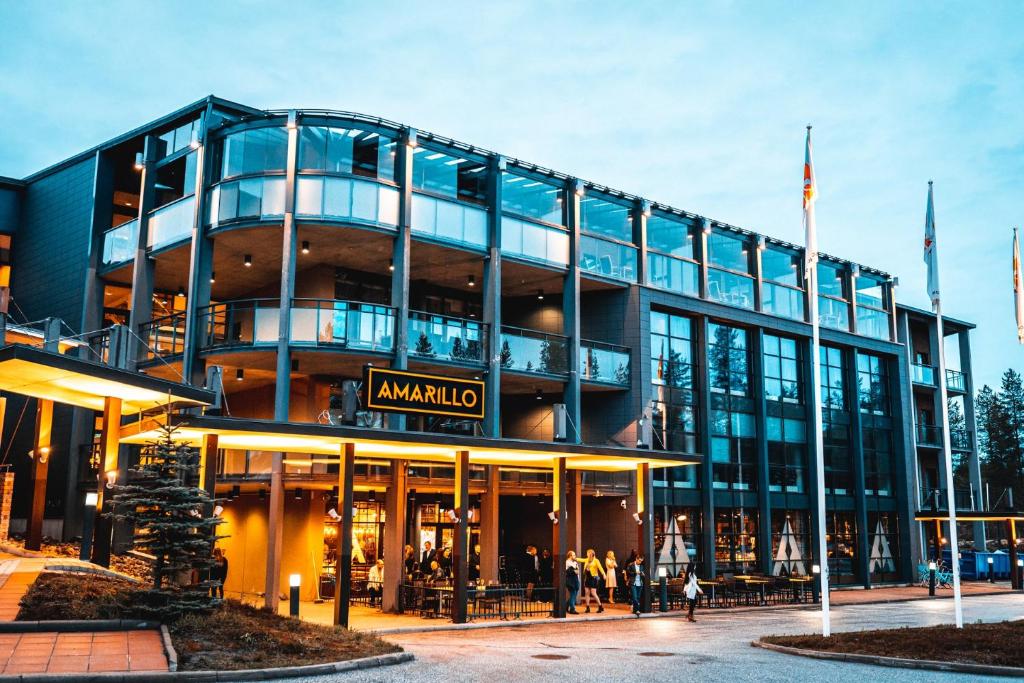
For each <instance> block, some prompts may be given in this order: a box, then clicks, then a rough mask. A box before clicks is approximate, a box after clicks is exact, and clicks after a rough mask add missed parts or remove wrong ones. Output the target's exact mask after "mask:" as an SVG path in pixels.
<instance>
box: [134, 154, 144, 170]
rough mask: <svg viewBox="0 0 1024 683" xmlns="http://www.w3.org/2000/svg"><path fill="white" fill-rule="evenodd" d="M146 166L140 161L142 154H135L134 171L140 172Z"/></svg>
mask: <svg viewBox="0 0 1024 683" xmlns="http://www.w3.org/2000/svg"><path fill="white" fill-rule="evenodd" d="M145 165H146V164H145V163H144V162H143V161H142V152H136V153H135V170H136V171H141V170H142V167H143V166H145Z"/></svg>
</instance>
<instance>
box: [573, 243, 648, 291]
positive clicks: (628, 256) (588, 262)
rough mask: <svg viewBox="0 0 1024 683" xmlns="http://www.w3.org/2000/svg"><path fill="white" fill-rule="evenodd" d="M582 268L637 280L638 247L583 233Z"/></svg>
mask: <svg viewBox="0 0 1024 683" xmlns="http://www.w3.org/2000/svg"><path fill="white" fill-rule="evenodd" d="M580 269H581V270H584V271H586V272H588V273H595V274H597V275H604V276H606V277H612V278H615V279H617V280H625V281H627V282H636V248H635V247H628V246H626V245H624V244H618V243H615V242H609V241H607V240H600V239H596V238H594V237H590V236H588V235H581V236H580Z"/></svg>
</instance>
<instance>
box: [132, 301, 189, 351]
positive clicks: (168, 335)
mask: <svg viewBox="0 0 1024 683" xmlns="http://www.w3.org/2000/svg"><path fill="white" fill-rule="evenodd" d="M139 336H140V337H142V341H143V342H145V344H146V349H145V351H144V352H143V353H144V355H143V358H142V361H143V362H145V361H150V360H155V359H157V358H173V357H175V356H180V355H181V354H183V353H184V352H185V311H175V312H174V313H171V314H170V315H164V316H161V317H159V318H154V319H153V320H151V321H149V322H148V323H143V324H142V326H141V327H140V328H139Z"/></svg>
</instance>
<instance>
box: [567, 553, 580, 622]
mask: <svg viewBox="0 0 1024 683" xmlns="http://www.w3.org/2000/svg"><path fill="white" fill-rule="evenodd" d="M565 589H566V590H567V591H568V592H569V597H568V598H566V601H565V612H566V614H579V612H577V611H576V596H577V595H579V592H580V565H579V563H578V562H576V553H575V551H572V550H570V551H569V552H568V553H566V555H565Z"/></svg>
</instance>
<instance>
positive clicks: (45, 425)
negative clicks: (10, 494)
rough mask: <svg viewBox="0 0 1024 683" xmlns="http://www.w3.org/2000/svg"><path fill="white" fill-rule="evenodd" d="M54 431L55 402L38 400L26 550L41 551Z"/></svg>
mask: <svg viewBox="0 0 1024 683" xmlns="http://www.w3.org/2000/svg"><path fill="white" fill-rule="evenodd" d="M52 429H53V401H48V400H45V399H41V398H40V399H36V431H35V438H34V440H33V446H32V509H31V512H30V514H29V518H28V529H27V532H26V534H25V549H26V550H39V548H40V546H41V544H42V542H43V518H44V516H45V514H46V478H47V474H48V472H49V469H50V432H51V431H52Z"/></svg>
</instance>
